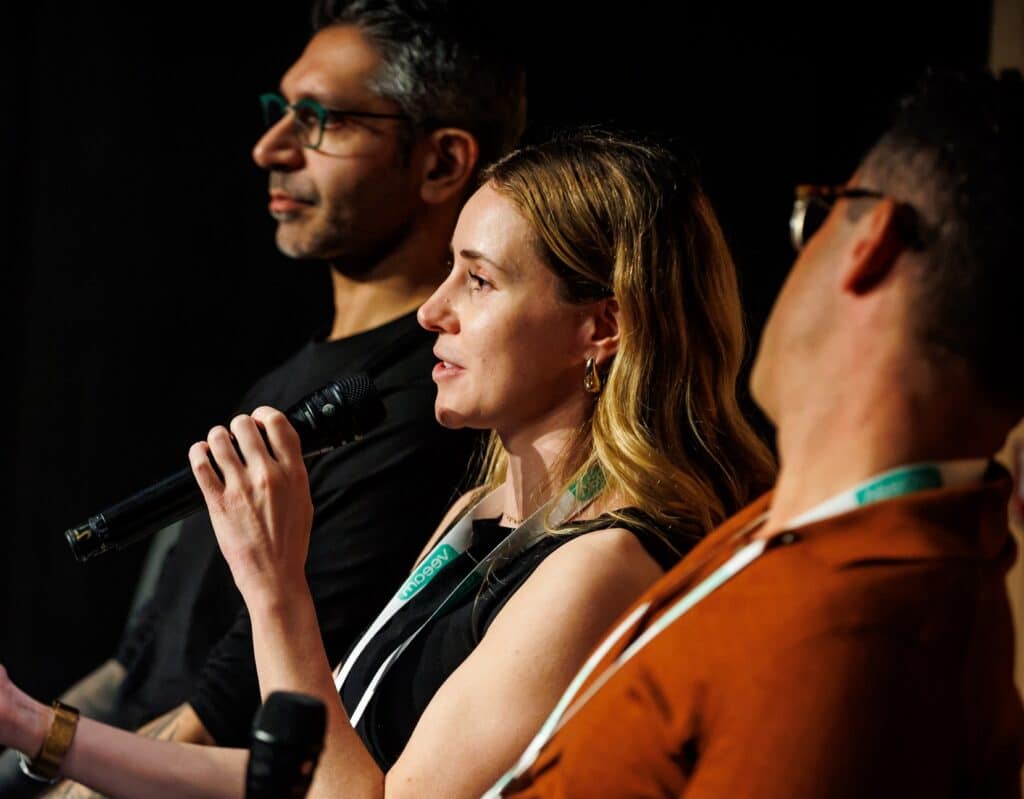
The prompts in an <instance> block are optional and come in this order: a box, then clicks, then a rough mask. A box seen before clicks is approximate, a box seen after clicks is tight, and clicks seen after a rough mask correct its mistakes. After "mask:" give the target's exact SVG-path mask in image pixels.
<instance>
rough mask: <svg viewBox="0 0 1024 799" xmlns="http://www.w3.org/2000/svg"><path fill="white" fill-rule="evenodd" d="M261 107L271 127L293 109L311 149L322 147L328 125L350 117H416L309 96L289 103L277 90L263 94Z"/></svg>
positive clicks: (297, 125)
mask: <svg viewBox="0 0 1024 799" xmlns="http://www.w3.org/2000/svg"><path fill="white" fill-rule="evenodd" d="M260 107H261V108H262V109H263V121H264V123H266V126H267V128H268V129H269V128H271V127H272V126H273V125H276V124H277V123H278V122H279V121H280V120H281V119H283V118H284V117H285V116H286V115H287V113H288V112H289V111H291V113H292V124H293V127H294V130H295V132H296V133H297V134H298V135H299V137H300V138H301V139H302V140H303V146H304V147H307V148H308V149H310V150H319V149H320V145H321V144H323V141H324V132H325V131H326V130H328V125H334V124H341V123H343V122H344V121H345V119H346V118H347V117H354V118H365V119H397V120H402V121H404V122H411V121H412V120H411V119H410V118H409V117H408V116H407V115H405V114H383V113H379V112H377V111H360V110H358V109H351V108H345V109H342V108H325V107H324V106H322V105H320V103H318V102H317V101H316V100H311V99H309V98H303V99H301V100H299V101H298V102H296V103H289V102H288V101H287V100H286V99H284V97H282V96H281V95H280V94H278V93H277V92H266V93H265V94H261V95H260Z"/></svg>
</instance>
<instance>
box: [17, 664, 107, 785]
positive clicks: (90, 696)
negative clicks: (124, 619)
mask: <svg viewBox="0 0 1024 799" xmlns="http://www.w3.org/2000/svg"><path fill="white" fill-rule="evenodd" d="M124 675H125V669H124V666H122V665H121V664H120V663H118V662H117V661H116V660H113V659H111V660H108V661H106V662H105V663H103V664H102V665H100V666H98V667H97V668H95V669H94V670H93V671H91V672H90V673H89V674H87V675H86V676H85V677H83V678H82V679H81V680H79V681H78V682H77V683H75V684H74V685H73V686H71V687H70V688H69V689H68V690H67V691H65V692H64V694H63V695H62V696H61V699H62V700H63V701H64V702H66V703H67V704H69V705H72V706H74V707H77V708H78V709H79V710H80V711H81V712H82V713H83V715H86V716H91V717H93V718H97V719H101V720H106V719H108V718H109V717H110V715H111V712H112V711H113V706H114V698H115V697H116V696H117V689H118V688H119V687H120V685H121V683H122V682H123V681H124ZM18 760H19V756H18V753H17V752H15V751H14V750H10V749H9V750H7V751H5V752H4V753H3V755H0V796H3V797H6V799H17V797H29V796H39V795H40V794H43V793H44V792H43V786H42V785H41V784H40V783H38V782H34V781H33V780H30V779H29V778H28V777H26V776H25V775H24V774H22V773H21V769H20V768H19V767H18ZM53 790H54V789H50V791H51V792H52V791H53ZM44 795H49V794H44ZM55 795H60V794H59V793H58V794H55Z"/></svg>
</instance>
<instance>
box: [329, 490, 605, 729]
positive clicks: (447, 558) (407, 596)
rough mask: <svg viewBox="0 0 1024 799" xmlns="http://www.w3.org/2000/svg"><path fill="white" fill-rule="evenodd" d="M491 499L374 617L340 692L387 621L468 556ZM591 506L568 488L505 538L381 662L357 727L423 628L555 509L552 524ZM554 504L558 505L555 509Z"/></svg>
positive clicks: (540, 531)
mask: <svg viewBox="0 0 1024 799" xmlns="http://www.w3.org/2000/svg"><path fill="white" fill-rule="evenodd" d="M492 493H493V492H492ZM488 496H490V495H488ZM485 499H486V497H484V498H483V499H481V500H480V502H477V503H476V504H474V505H473V508H471V509H470V510H469V511H468V512H467V513H465V514H464V515H463V516H462V518H461V519H459V521H458V522H456V523H455V525H454V526H453V527H452V528H451V529H450V530H449V531H448V533H446V534H445V535H444V536H443V537H442V539H441V541H440V542H439V543H438V544H437V546H435V547H434V549H432V550H431V551H430V554H428V555H427V556H426V557H425V558H424V559H423V560H422V561H420V565H419V566H418V567H417V568H416V569H414V570H413V572H412V574H411V575H410V577H409V579H408V580H406V582H405V584H404V585H403V586H402V588H401V589H399V591H398V592H397V593H396V594H395V595H394V596H393V597H392V598H391V600H390V601H389V602H388V604H387V605H386V606H385V607H384V610H382V611H381V613H380V614H379V615H378V616H377V618H376V619H375V620H374V621H373V624H371V625H370V627H369V628H368V629H367V631H366V632H365V633H364V634H363V636H362V638H360V639H359V642H358V643H357V644H356V646H355V648H354V649H353V650H352V652H351V654H350V655H349V656H348V657H347V658H346V659H345V662H344V663H343V664H341V665H340V666H339V667H338V669H337V670H336V671H335V675H334V687H335V688H336V689H337V690H338V692H339V693H340V692H341V689H342V686H343V685H344V684H345V680H346V679H347V678H348V676H349V674H350V673H351V671H352V668H353V667H354V666H355V664H356V662H357V660H358V658H359V656H360V655H361V654H362V653H363V650H364V649H366V647H367V646H368V645H369V643H370V641H372V640H373V638H374V636H376V635H377V634H378V633H379V632H380V631H381V629H383V627H384V625H386V624H387V623H388V622H389V621H390V620H391V619H392V618H393V617H394V615H395V614H396V613H397V612H398V611H399V610H400V609H401V608H402V607H404V606H405V605H406V604H407V603H408V602H410V601H411V600H412V599H413V597H414V596H415V595H416V594H417V593H419V591H420V589H421V588H423V587H424V586H425V585H426V584H427V583H429V582H430V581H431V580H432V579H433V578H434V577H435V576H437V574H438V573H439V572H441V571H442V570H444V569H445V568H447V567H448V566H450V565H451V564H452V563H454V562H455V561H456V560H457V559H458V558H460V557H461V556H462V555H463V554H465V552H466V550H467V549H468V548H469V546H470V544H471V542H472V539H473V511H474V510H475V509H476V507H477V506H478V505H479V504H480V503H481V502H483V501H484V500H485ZM586 504H588V502H587V501H581V500H579V499H577V498H576V496H575V494H574V493H573V492H572V491H566V492H565V494H564V495H563V496H562V497H561V498H560V499H559V500H558V503H557V504H555V503H554V501H552V502H549V503H547V504H546V505H544V506H543V507H542V508H540V509H538V510H537V511H535V512H534V513H533V514H532V515H530V516H529V517H528V518H527V519H526V520H525V521H524V522H523V523H522V524H521V525H519V527H517V528H515V529H514V530H512V531H511V532H510V533H509V534H508V535H507V536H506V537H505V538H504V539H502V541H501V542H500V543H499V544H498V545H497V546H495V547H494V548H493V549H492V550H491V551H490V552H489V553H488V554H487V555H486V557H484V558H482V559H481V560H480V561H479V562H478V563H477V564H476V565H475V566H474V567H473V569H472V570H471V571H470V572H469V573H468V574H466V575H465V576H464V577H463V578H462V580H460V581H459V584H458V585H457V586H456V587H455V588H454V589H453V590H452V591H451V592H449V593H448V594H447V596H446V597H445V598H444V601H442V602H440V603H438V604H437V605H436V606H435V607H434V609H433V611H432V612H431V613H430V615H429V616H428V617H427V619H426V620H425V621H424V622H423V623H422V624H420V625H419V626H418V627H417V628H416V629H415V630H414V631H413V632H412V633H411V634H410V635H408V636H406V638H405V640H403V641H402V643H400V644H399V645H398V646H397V647H395V649H394V650H392V652H391V654H389V655H388V656H387V657H386V658H385V659H384V661H383V662H382V663H381V665H380V666H379V667H378V668H377V671H376V672H375V673H374V675H373V677H372V679H371V680H370V682H369V683H368V684H367V686H366V688H365V690H364V691H363V694H362V696H361V697H360V698H359V701H358V702H357V704H356V707H355V709H354V710H353V711H352V714H351V715H350V717H349V722H350V723H351V725H352V726H353V727H355V726H356V725H357V724H358V723H359V720H360V719H361V718H362V716H363V713H364V712H365V711H366V708H367V706H368V705H369V704H370V700H371V699H373V695H374V694H375V693H376V690H377V686H378V685H379V684H380V682H381V680H383V679H384V676H385V675H386V674H387V672H388V670H389V669H390V668H391V666H392V665H393V664H394V663H395V661H396V660H397V659H398V657H399V656H400V655H401V654H402V652H404V651H405V650H406V648H408V646H409V645H410V644H411V643H412V642H413V640H414V639H415V638H416V636H417V635H419V634H420V632H422V631H423V629H424V628H425V627H427V625H429V624H430V623H431V622H432V621H433V620H434V619H435V618H436V617H437V615H438V614H439V613H441V611H442V610H444V609H445V608H446V607H447V606H448V605H449V603H450V602H452V601H453V600H454V599H455V598H456V597H457V596H458V595H460V594H461V592H462V591H464V590H467V589H468V588H470V587H472V584H473V583H474V582H475V581H476V580H477V579H478V577H480V576H481V575H483V574H484V572H485V571H486V570H487V569H489V568H490V567H491V565H492V564H494V563H496V562H497V561H498V560H499V559H500V558H511V557H514V556H515V555H517V554H519V553H520V552H524V551H526V550H527V549H529V548H530V547H531V546H533V544H535V543H536V542H537V541H538V540H539V539H540V538H541V537H542V536H543V535H544V531H545V525H544V519H545V517H546V516H547V515H548V514H549V512H550V515H551V523H552V525H553V526H555V527H557V526H559V525H560V524H562V523H563V522H564V521H566V520H567V519H569V518H571V517H572V516H573V515H575V514H576V513H578V512H579V511H580V510H582V509H583V507H585V505H586ZM552 506H554V507H553V510H552Z"/></svg>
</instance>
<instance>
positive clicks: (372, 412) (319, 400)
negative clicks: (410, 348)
mask: <svg viewBox="0 0 1024 799" xmlns="http://www.w3.org/2000/svg"><path fill="white" fill-rule="evenodd" d="M285 415H286V416H287V417H288V421H289V422H291V424H292V426H293V427H294V428H295V430H296V431H297V432H298V434H299V440H300V441H301V444H302V454H303V457H305V458H310V457H312V456H314V455H319V454H321V453H323V452H327V451H328V450H331V449H334V448H335V447H338V446H340V445H342V444H346V443H348V442H349V441H353V440H355V439H357V438H359V437H360V436H362V435H363V434H365V433H366V432H368V431H369V430H370V429H372V428H373V427H375V426H376V425H378V424H380V422H381V421H382V420H383V419H384V415H385V410H384V404H383V403H382V402H381V399H380V396H379V395H378V393H377V388H376V386H374V384H373V382H372V381H371V380H370V378H369V377H367V376H366V375H365V374H362V373H359V374H354V375H350V376H348V377H343V378H341V379H340V380H335V381H332V382H330V383H328V384H327V385H326V386H323V387H322V388H320V389H318V390H317V391H314V392H313V393H312V394H309V395H308V396H306V397H305V398H303V399H301V400H300V401H299V402H297V403H295V405H293V406H292V407H291V408H289V409H288V410H287V411H286V412H285ZM202 504H203V495H202V492H201V491H200V490H199V484H198V483H196V480H195V476H194V475H193V474H192V469H191V467H186V468H184V469H182V470H181V471H179V472H176V473H175V474H172V475H171V476H170V477H167V478H165V479H163V480H161V481H160V482H158V483H154V484H153V485H151V486H149V487H148V488H145V489H143V490H142V491H139V492H138V493H136V494H133V495H132V496H130V497H128V498H127V499H125V500H122V501H121V502H118V503H117V504H116V505H111V506H110V507H109V508H107V509H105V510H103V511H101V512H100V513H97V514H96V515H95V516H90V517H89V519H88V520H87V521H84V522H82V523H81V524H78V525H75V526H74V527H72V528H71V529H69V530H67V531H65V533H64V537H65V538H66V539H67V542H68V545H69V546H70V547H71V552H72V553H73V554H74V556H75V558H76V559H77V560H78V561H79V562H80V563H84V562H85V561H87V560H89V559H90V558H94V557H96V556H97V555H100V554H102V553H104V552H110V551H111V550H120V549H124V548H125V547H127V546H129V545H130V544H134V543H135V542H136V541H140V540H141V539H143V538H145V537H146V536H148V535H151V534H152V533H155V532H156V531H157V530H160V529H162V528H163V527H166V526H167V525H169V524H171V523H173V522H176V521H179V520H180V519H184V518H185V517H186V516H188V515H190V514H192V513H193V512H195V511H196V510H198V509H199V508H200V507H202Z"/></svg>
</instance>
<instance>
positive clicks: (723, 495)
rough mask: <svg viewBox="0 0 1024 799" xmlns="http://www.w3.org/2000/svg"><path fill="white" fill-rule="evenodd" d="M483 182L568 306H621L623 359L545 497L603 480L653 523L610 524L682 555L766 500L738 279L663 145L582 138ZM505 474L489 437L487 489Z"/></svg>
mask: <svg viewBox="0 0 1024 799" xmlns="http://www.w3.org/2000/svg"><path fill="white" fill-rule="evenodd" d="M481 183H482V184H486V185H489V186H491V187H492V188H494V189H495V190H497V191H498V192H500V193H501V194H502V195H503V196H504V197H506V198H507V199H509V200H511V201H512V202H513V203H514V204H515V205H516V207H517V208H518V210H519V211H520V212H521V213H522V214H523V216H524V217H525V218H526V220H527V221H528V222H529V223H530V225H531V226H532V228H533V230H534V231H535V233H536V244H535V246H536V247H537V248H538V250H539V254H540V256H541V258H542V259H543V261H544V263H546V264H547V265H548V266H549V267H550V268H551V269H552V271H554V273H555V274H556V275H557V276H558V277H559V278H560V285H561V289H562V293H563V298H564V299H565V300H566V301H567V302H569V303H572V304H583V303H589V302H593V301H595V300H597V299H600V298H602V297H608V296H614V297H615V299H616V300H617V301H618V305H619V309H620V322H619V324H620V343H619V348H618V352H617V354H616V355H615V357H614V358H613V359H612V360H611V364H610V366H608V367H607V368H606V369H605V374H603V375H602V382H603V389H602V391H601V394H600V395H599V396H598V397H597V398H596V400H595V402H594V404H593V409H592V412H591V414H590V416H589V418H588V419H587V420H586V421H585V423H584V424H583V426H582V427H581V428H580V429H578V430H577V431H576V433H575V435H574V436H573V437H572V439H571V440H570V442H569V444H568V445H567V447H566V449H565V451H564V452H563V454H562V458H561V461H560V467H559V468H558V469H557V470H556V474H555V477H554V478H553V480H552V484H549V485H548V486H547V487H546V488H547V489H549V490H550V493H549V494H548V495H549V496H557V495H559V494H560V493H561V491H563V490H566V489H568V488H569V487H570V486H571V485H572V484H573V483H576V482H577V481H581V480H585V479H587V478H588V477H593V476H594V475H595V474H600V475H602V476H603V478H604V481H605V489H604V490H605V491H610V492H612V493H611V494H609V496H614V497H615V498H616V500H621V501H622V502H623V503H625V506H626V507H629V508H635V509H636V510H638V511H640V512H641V514H640V516H639V518H638V517H637V516H635V515H633V514H625V515H623V514H622V513H621V512H613V515H619V516H622V517H623V518H628V519H629V521H631V522H632V523H633V524H634V525H636V524H638V523H639V524H641V525H644V526H647V527H648V528H650V529H651V530H652V532H655V533H656V534H659V535H662V536H663V537H665V538H666V539H667V540H668V541H669V543H671V544H678V543H681V541H679V540H678V539H679V538H680V536H684V537H687V538H691V537H693V536H700V535H703V534H704V533H706V532H708V531H709V530H710V529H712V528H713V527H715V526H716V525H718V524H719V523H720V522H722V521H723V520H724V519H726V518H728V517H729V516H730V515H732V514H733V513H734V512H735V511H737V510H738V509H739V508H741V507H742V506H743V505H745V504H746V503H747V502H748V501H749V500H750V499H752V498H753V496H755V495H756V494H757V493H760V492H761V491H762V490H764V489H766V488H767V487H768V486H769V485H770V483H771V481H772V478H773V475H774V470H775V465H774V461H773V458H772V455H771V453H770V451H769V449H768V448H767V446H766V445H765V443H764V442H763V441H762V440H761V439H760V438H759V437H758V435H757V434H756V433H755V431H754V429H753V428H752V427H751V425H750V424H749V422H748V421H747V419H746V418H745V417H744V415H743V413H742V412H741V410H740V407H739V403H738V402H737V398H736V381H737V376H738V374H739V372H740V369H741V366H742V362H743V357H744V355H745V335H744V325H743V314H742V311H741V308H740V298H739V290H738V286H737V279H736V270H735V267H734V265H733V261H732V257H731V255H730V253H729V248H728V246H727V245H726V242H725V238H724V237H723V235H722V231H721V228H720V227H719V225H718V221H717V220H716V218H715V214H714V212H713V210H712V208H711V205H710V203H709V202H708V199H707V197H706V196H705V195H704V192H703V191H702V189H701V187H700V185H699V184H698V183H697V181H696V180H695V179H694V178H693V176H692V175H690V174H689V173H688V172H687V170H686V169H684V168H683V166H682V165H681V163H680V162H679V161H678V160H677V159H676V158H675V157H673V155H672V154H671V153H670V152H669V151H668V150H667V149H665V148H664V147H661V146H658V145H656V144H653V143H647V142H642V141H640V140H635V139H627V138H624V137H622V136H619V135H615V134H612V133H609V132H604V131H597V130H586V131H581V132H576V133H573V134H562V135H559V136H557V137H555V138H553V139H551V140H550V141H547V142H545V143H543V144H535V145H530V146H526V147H522V148H520V149H518V150H516V151H515V152H513V153H510V154H509V155H507V156H505V157H504V158H502V159H500V160H499V161H497V162H496V163H494V164H492V165H490V166H489V167H488V168H486V169H485V170H484V171H483V172H482V174H481ZM582 385H583V370H582V368H581V370H580V391H583V387H582ZM507 461H508V459H507V455H506V453H505V451H504V448H503V447H502V444H501V441H500V439H499V438H498V437H497V435H496V434H494V433H492V434H491V437H490V439H489V441H488V443H487V446H486V449H485V451H484V452H483V454H482V457H481V460H480V462H479V473H478V478H477V483H478V485H480V486H481V487H483V488H491V487H494V486H496V485H498V484H500V483H501V482H502V481H503V480H504V479H505V472H506V467H507ZM598 470H599V471H598ZM556 490H557V491H558V492H559V493H558V494H556V493H555V491H556ZM645 517H646V518H645ZM666 533H667V535H666ZM673 539H676V540H675V541H673ZM677 548H678V547H677Z"/></svg>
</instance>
